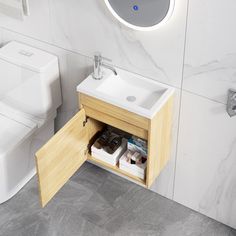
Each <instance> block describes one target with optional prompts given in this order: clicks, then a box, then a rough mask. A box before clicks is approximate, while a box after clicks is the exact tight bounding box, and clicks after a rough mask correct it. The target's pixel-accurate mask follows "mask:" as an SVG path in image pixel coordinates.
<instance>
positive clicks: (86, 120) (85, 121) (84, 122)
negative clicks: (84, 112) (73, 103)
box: [83, 117, 88, 127]
mask: <svg viewBox="0 0 236 236" xmlns="http://www.w3.org/2000/svg"><path fill="white" fill-rule="evenodd" d="M87 122H88V118H87V117H86V118H85V120H84V121H83V126H84V127H85V125H86V124H87Z"/></svg>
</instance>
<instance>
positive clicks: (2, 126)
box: [0, 114, 37, 157]
mask: <svg viewBox="0 0 236 236" xmlns="http://www.w3.org/2000/svg"><path fill="white" fill-rule="evenodd" d="M32 124H33V123H32ZM32 124H31V125H28V126H27V124H24V123H22V122H20V121H16V120H14V118H10V117H7V115H4V114H0V157H1V156H2V155H6V154H7V153H8V152H9V151H11V150H13V149H14V148H15V147H16V146H17V145H19V144H20V143H22V142H23V141H24V140H25V139H26V138H28V137H29V136H30V135H31V134H32V133H34V132H35V130H36V128H37V126H36V124H35V125H34V126H33V125H32Z"/></svg>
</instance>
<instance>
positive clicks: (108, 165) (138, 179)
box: [87, 154, 146, 187]
mask: <svg viewBox="0 0 236 236" xmlns="http://www.w3.org/2000/svg"><path fill="white" fill-rule="evenodd" d="M87 160H88V161H90V162H92V163H95V164H97V165H99V166H102V167H105V168H107V169H109V170H111V171H114V172H116V173H118V174H121V175H122V176H125V177H128V178H130V179H132V180H134V181H135V182H138V183H139V184H141V185H142V186H145V187H146V181H145V179H141V178H138V177H136V176H134V175H132V174H130V173H128V172H126V171H124V170H121V169H120V168H119V164H117V165H116V166H113V165H110V164H108V163H106V162H104V161H101V160H98V159H96V158H94V157H93V156H91V155H90V154H88V159H87Z"/></svg>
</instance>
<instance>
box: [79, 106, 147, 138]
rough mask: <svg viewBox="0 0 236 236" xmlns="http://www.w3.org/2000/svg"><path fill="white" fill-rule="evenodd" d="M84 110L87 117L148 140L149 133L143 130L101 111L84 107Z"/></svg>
mask: <svg viewBox="0 0 236 236" xmlns="http://www.w3.org/2000/svg"><path fill="white" fill-rule="evenodd" d="M83 109H84V110H85V113H86V116H89V117H91V118H94V119H96V120H99V121H101V122H103V123H105V124H108V125H111V126H113V127H116V128H118V129H121V130H124V131H126V132H128V133H130V134H133V135H136V136H138V137H140V138H143V139H146V140H147V139H148V131H147V130H145V129H142V128H139V127H137V126H135V125H131V124H130V123H127V122H125V121H122V120H119V119H116V118H115V117H113V116H110V115H107V114H104V113H102V112H100V111H97V110H95V109H92V108H90V107H87V106H85V105H84V106H83Z"/></svg>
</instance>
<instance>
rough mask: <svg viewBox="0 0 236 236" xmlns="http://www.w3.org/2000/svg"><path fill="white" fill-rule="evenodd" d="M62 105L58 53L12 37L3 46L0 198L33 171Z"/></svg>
mask: <svg viewBox="0 0 236 236" xmlns="http://www.w3.org/2000/svg"><path fill="white" fill-rule="evenodd" d="M60 105H61V88H60V78H59V68H58V59H57V57H56V56H54V55H51V54H49V53H46V52H44V51H41V50H38V49H35V48H32V47H29V46H26V45H24V44H21V43H18V42H14V41H13V42H10V43H8V44H7V45H5V46H4V47H2V48H0V203H3V202H5V201H7V200H8V199H10V198H11V197H12V196H14V195H15V194H16V193H17V192H18V191H19V190H20V189H21V188H22V187H23V186H24V185H25V184H26V183H27V182H28V181H29V180H30V179H31V178H32V177H33V176H34V175H35V173H36V168H35V161H34V153H35V152H36V150H38V149H39V147H40V146H42V144H44V143H45V142H46V141H47V140H48V139H49V138H50V137H51V136H52V135H53V134H54V119H55V117H56V114H57V108H58V107H59V106H60Z"/></svg>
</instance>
